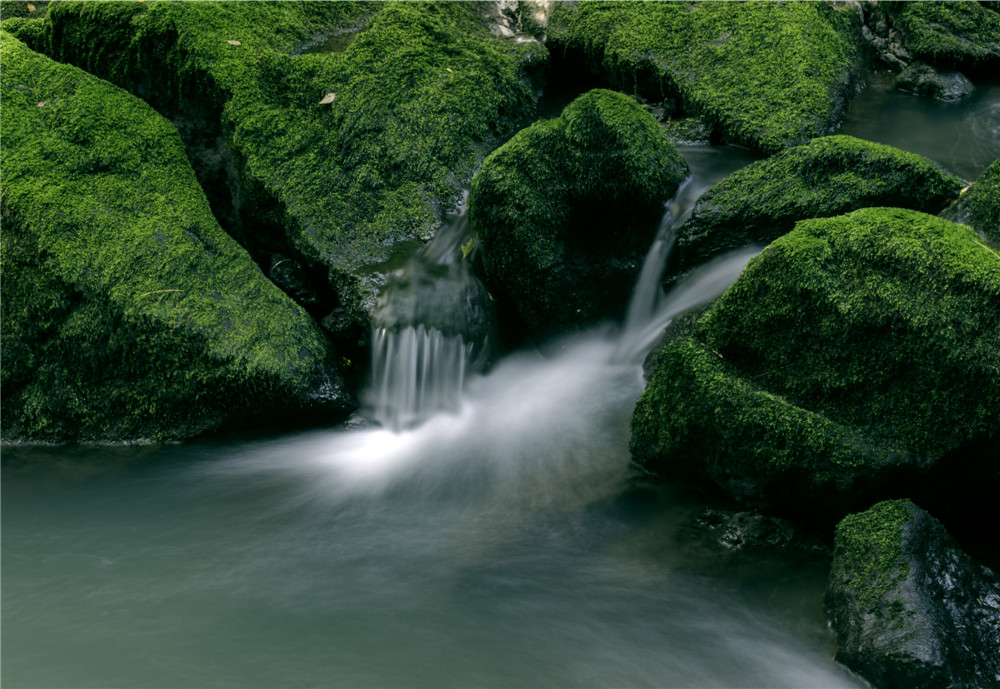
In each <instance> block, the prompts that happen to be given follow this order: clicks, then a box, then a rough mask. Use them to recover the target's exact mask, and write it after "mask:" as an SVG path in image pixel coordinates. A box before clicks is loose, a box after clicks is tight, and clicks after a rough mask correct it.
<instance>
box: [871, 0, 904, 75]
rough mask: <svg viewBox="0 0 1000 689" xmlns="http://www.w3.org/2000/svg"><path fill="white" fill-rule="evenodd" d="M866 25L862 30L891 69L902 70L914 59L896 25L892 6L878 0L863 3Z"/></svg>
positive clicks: (880, 57) (879, 56) (877, 53)
mask: <svg viewBox="0 0 1000 689" xmlns="http://www.w3.org/2000/svg"><path fill="white" fill-rule="evenodd" d="M861 8H862V13H863V18H864V25H863V26H862V29H861V32H862V36H863V37H864V39H865V40H866V41H867V42H868V43H869V44H870V45H871V47H872V49H873V50H874V52H875V54H876V55H877V56H878V59H880V60H881V61H882V62H883V63H884V64H885V65H886V66H887V67H889V69H891V70H893V71H896V72H898V71H900V70H903V69H906V67H907V66H908V65H909V64H910V63H911V62H912V61H913V53H912V52H911V51H910V50H908V49H907V48H906V45H905V44H904V36H903V34H902V32H900V31H899V30H898V29H896V28H895V26H894V20H895V15H896V13H895V12H894V11H893V9H892V6H891V5H888V4H886V3H881V2H878V1H877V0H863V1H862V3H861Z"/></svg>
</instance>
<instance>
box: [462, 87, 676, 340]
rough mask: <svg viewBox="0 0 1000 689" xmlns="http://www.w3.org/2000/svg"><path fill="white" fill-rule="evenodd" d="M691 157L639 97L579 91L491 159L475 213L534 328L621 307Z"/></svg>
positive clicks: (494, 262) (501, 287) (475, 224)
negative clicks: (683, 155) (553, 114)
mask: <svg viewBox="0 0 1000 689" xmlns="http://www.w3.org/2000/svg"><path fill="white" fill-rule="evenodd" d="M686 176H687V165H686V164H685V163H684V160H683V158H681V156H680V154H679V153H678V152H677V149H676V148H674V146H673V144H671V143H670V141H669V140H667V138H666V135H665V134H664V133H663V131H662V130H661V129H660V127H659V125H658V124H657V123H656V121H655V120H654V119H653V118H652V116H650V115H649V114H648V113H646V112H645V111H644V110H643V109H642V108H641V107H639V105H638V104H637V103H636V102H635V101H634V100H633V99H632V98H630V97H628V96H624V95H622V94H620V93H615V92H613V91H606V90H594V91H590V92H589V93H586V94H584V95H583V96H580V97H579V98H577V99H576V100H575V101H573V102H572V103H570V104H569V105H568V106H566V108H565V109H564V110H563V112H562V115H561V116H560V117H558V118H556V119H553V120H545V121H540V122H536V123H535V124H533V125H531V126H530V127H528V128H527V129H524V130H522V131H520V132H518V134H517V135H516V136H515V137H514V138H513V139H511V140H510V141H509V142H508V143H506V144H505V145H503V146H502V147H500V148H499V149H497V150H496V151H494V152H493V154H491V155H490V156H489V157H488V158H487V159H486V161H485V162H484V163H483V167H482V169H481V170H480V171H479V173H478V174H477V175H476V177H475V179H473V182H472V189H471V191H470V194H469V221H470V223H471V225H472V229H473V231H474V233H475V234H476V236H477V237H478V238H479V241H480V244H481V247H482V256H483V263H484V266H485V269H486V274H487V277H488V278H489V280H490V281H491V282H492V283H493V285H494V288H495V289H496V290H497V291H498V292H499V293H500V294H502V295H504V296H505V297H506V298H508V299H509V300H510V301H511V302H512V303H513V304H514V306H515V308H516V309H517V312H518V314H519V315H520V316H521V318H522V319H523V320H524V322H525V323H526V324H527V326H528V328H529V330H530V331H531V332H532V333H534V334H551V333H554V332H557V331H559V330H561V329H564V328H567V327H573V326H574V325H580V324H582V323H585V322H588V321H593V320H595V319H598V318H601V317H607V316H609V315H612V314H615V313H616V311H617V312H620V309H621V308H622V306H623V305H624V303H625V301H626V299H627V298H628V293H629V290H630V289H631V286H632V284H633V283H634V281H635V278H636V276H637V275H638V270H639V266H640V264H641V260H642V256H643V255H644V254H645V252H646V251H647V250H648V248H649V244H650V242H651V241H652V239H653V234H654V231H655V228H656V223H657V220H658V219H659V218H660V216H661V215H662V214H663V202H664V200H666V199H668V198H669V197H670V196H672V195H673V193H674V191H676V189H677V187H678V185H679V184H680V182H681V181H682V180H683V179H684V178H685V177H686Z"/></svg>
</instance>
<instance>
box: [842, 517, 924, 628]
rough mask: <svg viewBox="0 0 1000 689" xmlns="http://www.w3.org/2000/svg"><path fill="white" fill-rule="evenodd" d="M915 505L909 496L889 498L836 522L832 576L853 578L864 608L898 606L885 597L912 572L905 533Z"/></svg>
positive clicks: (889, 609)
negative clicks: (898, 498) (906, 558)
mask: <svg viewBox="0 0 1000 689" xmlns="http://www.w3.org/2000/svg"><path fill="white" fill-rule="evenodd" d="M912 506H913V503H911V502H910V501H909V500H888V501H886V502H880V503H878V504H877V505H875V506H873V507H871V508H870V509H868V510H865V511H864V512H858V513H856V514H850V515H848V516H846V517H844V518H843V519H842V520H841V521H840V523H839V524H837V529H836V532H835V535H834V570H833V571H832V572H831V574H830V578H831V580H839V579H846V580H849V581H852V582H853V586H852V588H853V594H854V596H855V599H856V602H857V603H856V604H857V605H858V606H859V607H861V608H862V609H864V610H867V611H870V612H875V611H876V610H879V611H881V612H882V613H886V612H889V613H891V611H892V610H893V609H895V608H896V606H893V605H892V604H891V601H885V598H886V596H887V594H889V593H890V592H891V591H893V590H894V589H895V588H896V587H897V586H898V585H899V583H900V582H901V581H902V580H904V579H906V577H907V576H909V569H910V568H909V564H908V563H907V562H906V560H905V559H904V557H903V536H904V533H905V532H904V527H905V526H906V523H907V522H908V521H910V519H912V518H913V515H912V514H911V513H910V510H911V508H912Z"/></svg>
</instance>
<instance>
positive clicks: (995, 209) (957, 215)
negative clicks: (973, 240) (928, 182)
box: [941, 159, 1000, 244]
mask: <svg viewBox="0 0 1000 689" xmlns="http://www.w3.org/2000/svg"><path fill="white" fill-rule="evenodd" d="M941 217H943V218H946V219H948V220H951V221H952V222H960V223H962V224H964V225H971V226H972V227H974V228H975V229H976V230H978V231H979V232H980V233H981V234H983V235H984V236H985V237H986V238H987V239H989V240H990V241H992V242H994V243H997V244H1000V159H997V160H994V161H993V162H992V163H991V164H990V166H989V167H988V168H986V171H985V172H983V174H981V175H980V176H979V178H978V179H977V180H976V181H975V183H973V185H972V186H971V187H970V188H969V190H968V191H966V192H965V193H964V194H962V196H961V197H960V198H959V200H958V201H957V202H956V203H955V204H953V205H952V206H950V207H948V208H947V209H946V210H945V211H944V212H943V213H941Z"/></svg>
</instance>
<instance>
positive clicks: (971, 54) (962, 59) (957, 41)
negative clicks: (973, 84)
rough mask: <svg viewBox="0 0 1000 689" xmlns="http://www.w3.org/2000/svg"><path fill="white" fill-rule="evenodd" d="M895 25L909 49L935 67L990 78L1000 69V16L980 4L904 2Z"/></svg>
mask: <svg viewBox="0 0 1000 689" xmlns="http://www.w3.org/2000/svg"><path fill="white" fill-rule="evenodd" d="M895 25H896V26H897V27H898V28H899V29H901V30H902V32H903V37H904V41H905V42H906V47H907V48H909V49H910V50H911V51H913V53H914V54H916V56H917V57H918V58H920V59H922V60H925V61H927V62H930V63H932V64H934V65H937V66H940V67H943V68H945V69H960V70H962V71H966V70H969V71H970V72H972V73H981V74H987V75H988V74H990V73H991V72H992V73H994V74H995V70H996V69H997V68H998V67H1000V15H997V13H996V12H991V11H989V10H988V9H987V8H985V7H983V6H982V5H980V4H979V3H977V2H905V3H901V9H900V11H899V15H898V17H897V18H896V20H895Z"/></svg>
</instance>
